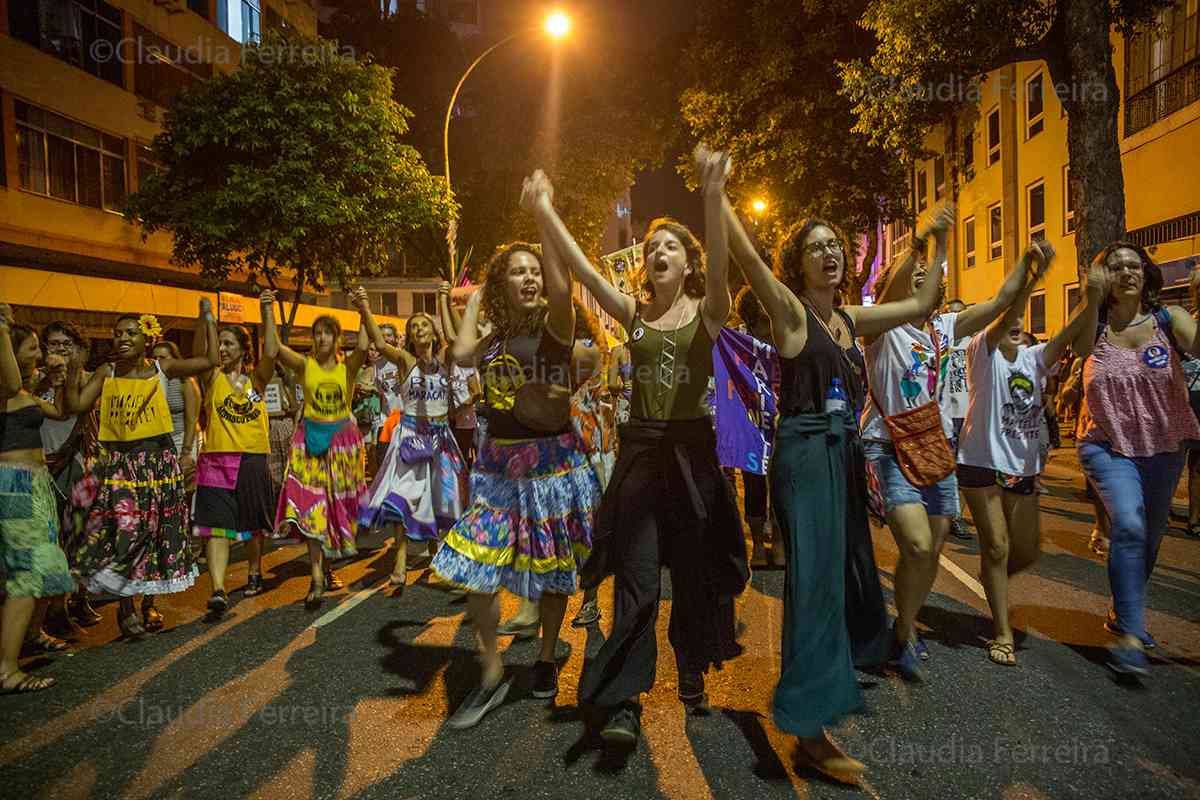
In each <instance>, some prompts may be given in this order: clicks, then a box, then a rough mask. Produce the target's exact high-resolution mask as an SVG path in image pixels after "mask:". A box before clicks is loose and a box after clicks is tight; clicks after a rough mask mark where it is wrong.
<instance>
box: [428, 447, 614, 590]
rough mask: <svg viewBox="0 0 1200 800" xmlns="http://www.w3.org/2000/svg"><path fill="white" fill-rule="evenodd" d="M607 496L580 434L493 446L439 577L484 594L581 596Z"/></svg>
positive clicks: (440, 556)
mask: <svg viewBox="0 0 1200 800" xmlns="http://www.w3.org/2000/svg"><path fill="white" fill-rule="evenodd" d="M600 495H601V492H600V483H599V481H598V480H597V479H596V474H595V472H594V471H593V470H592V468H591V465H590V464H588V460H587V457H586V455H585V454H584V453H583V451H582V450H581V449H580V446H579V442H578V439H577V437H576V435H575V433H574V432H570V433H564V434H562V435H561V436H550V437H546V438H543V439H518V440H513V439H495V438H490V437H489V438H485V439H484V440H483V442H482V445H481V447H480V450H479V454H478V455H477V456H476V459H475V465H474V468H473V469H472V471H471V505H470V506H469V507H468V508H467V510H466V511H465V512H464V513H463V515H462V517H460V518H459V520H458V522H457V523H455V524H454V527H452V528H451V529H450V531H449V533H447V534H446V539H445V541H444V542H443V544H442V547H441V549H439V550H438V552H437V555H436V556H435V557H434V559H433V565H432V566H433V569H434V571H435V572H437V574H438V575H439V576H441V577H442V578H443V579H444V580H446V581H448V582H450V583H453V584H455V585H458V586H461V587H463V588H464V589H467V590H468V591H471V592H477V593H480V594H493V593H495V592H496V591H497V590H499V589H500V588H504V589H507V590H508V591H510V592H512V593H513V594H516V595H519V596H521V597H524V598H527V599H529V600H537V599H539V598H540V597H541V596H542V593H543V592H551V593H555V594H573V593H574V592H575V583H576V573H577V571H578V568H579V565H580V564H582V563H583V562H584V560H586V558H587V556H588V554H589V553H590V552H591V549H592V526H593V523H594V521H595V516H596V508H597V507H598V506H599V505H600Z"/></svg>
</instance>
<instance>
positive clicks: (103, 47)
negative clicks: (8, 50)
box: [8, 0, 124, 86]
mask: <svg viewBox="0 0 1200 800" xmlns="http://www.w3.org/2000/svg"><path fill="white" fill-rule="evenodd" d="M8 29H9V33H10V34H11V35H12V36H13V37H14V38H16V39H20V40H21V41H24V42H27V43H28V44H31V45H33V46H34V47H37V48H39V49H41V50H44V51H46V52H47V53H50V54H51V55H53V56H55V57H57V58H61V59H62V60H63V61H66V62H68V63H70V64H74V65H75V66H77V67H79V68H80V69H82V70H84V71H86V72H88V73H89V74H91V75H95V76H96V77H97V78H101V79H103V80H106V81H108V82H109V83H113V84H116V85H117V86H123V85H124V81H123V80H122V70H121V59H120V57H119V52H118V51H119V48H120V46H121V10H120V9H118V8H114V7H113V6H110V5H109V4H108V3H105V2H104V0H18V2H10V3H9V4H8Z"/></svg>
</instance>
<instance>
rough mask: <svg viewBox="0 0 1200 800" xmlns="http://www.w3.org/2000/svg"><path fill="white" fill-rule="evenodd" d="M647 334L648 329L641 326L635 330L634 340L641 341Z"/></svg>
mask: <svg viewBox="0 0 1200 800" xmlns="http://www.w3.org/2000/svg"><path fill="white" fill-rule="evenodd" d="M645 335H646V329H645V328H641V327H639V328H637V329H636V330H634V332H633V340H634V341H635V342H640V341H641V340H642V337H643V336H645Z"/></svg>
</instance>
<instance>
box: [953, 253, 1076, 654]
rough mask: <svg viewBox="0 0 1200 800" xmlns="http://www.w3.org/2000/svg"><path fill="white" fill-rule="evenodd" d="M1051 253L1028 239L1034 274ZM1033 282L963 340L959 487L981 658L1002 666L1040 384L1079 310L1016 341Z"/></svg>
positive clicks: (1036, 537)
mask: <svg viewBox="0 0 1200 800" xmlns="http://www.w3.org/2000/svg"><path fill="white" fill-rule="evenodd" d="M1053 258H1054V248H1053V246H1051V244H1050V243H1049V242H1037V241H1034V242H1033V243H1031V244H1030V246H1029V250H1028V251H1027V253H1026V260H1027V261H1029V262H1030V263H1036V265H1037V273H1038V274H1039V275H1043V274H1045V272H1046V270H1047V269H1048V268H1049V264H1050V261H1051V260H1052V259H1053ZM1035 283H1036V282H1035V281H1034V280H1030V281H1028V282H1026V284H1025V287H1024V288H1023V289H1022V290H1021V291H1020V292H1019V293H1018V294H1017V296H1016V298H1015V299H1014V301H1013V303H1012V305H1010V306H1009V307H1008V310H1007V311H1006V312H1005V314H1004V316H1002V317H1001V318H1000V319H998V320H996V321H995V322H993V323H992V324H991V325H989V326H988V327H987V329H986V330H985V331H983V332H980V333H977V334H975V336H974V337H973V338H972V339H971V341H970V343H969V344H968V345H967V385H968V389H967V394H968V396H969V397H970V404H969V406H968V409H967V416H966V419H965V422H964V423H963V428H962V436H961V438H960V439H959V448H958V470H957V475H958V486H959V488H960V489H962V492H963V496H964V497H965V498H966V500H967V506H968V507H969V508H970V509H971V519H973V520H974V521H975V527H976V529H978V531H979V543H980V549H981V551H982V563H981V565H980V579H981V580H982V582H983V588H984V591H985V592H986V593H987V601H988V605H989V606H990V607H991V609H992V620H993V629H994V638H993V639H992V640H991V641H989V642H988V643H987V651H988V658H990V659H991V660H992V661H994V662H996V663H997V664H1002V665H1004V666H1015V665H1016V663H1017V657H1016V654H1015V653H1014V652H1013V632H1012V626H1011V625H1010V624H1009V620H1008V582H1009V579H1010V578H1011V577H1012V576H1013V575H1016V574H1017V573H1019V572H1021V571H1023V570H1025V569H1028V568H1029V567H1030V566H1032V565H1033V564H1034V562H1036V561H1037V559H1038V556H1040V555H1041V522H1040V518H1039V517H1040V515H1039V511H1038V495H1037V487H1036V481H1037V476H1038V475H1040V474H1041V472H1042V469H1043V468H1044V467H1045V460H1044V457H1043V451H1042V448H1041V447H1040V444H1039V431H1040V429H1041V427H1042V386H1043V384H1044V382H1045V380H1046V377H1047V376H1048V375H1049V374H1050V373H1051V372H1052V371H1053V370H1054V368H1055V365H1056V364H1057V362H1058V360H1059V358H1060V357H1061V356H1062V354H1063V352H1064V351H1065V350H1066V348H1067V346H1068V345H1069V344H1070V343H1071V341H1072V340H1073V339H1074V338H1075V335H1076V334H1077V333H1078V331H1079V329H1080V328H1081V327H1082V325H1083V324H1084V322H1085V318H1084V315H1085V314H1086V308H1085V307H1084V306H1082V305H1081V306H1080V307H1079V308H1077V309H1076V310H1075V313H1074V314H1072V315H1071V319H1070V320H1069V321H1068V322H1067V325H1066V326H1065V327H1064V328H1063V329H1062V330H1061V331H1059V332H1058V334H1057V335H1056V336H1054V338H1052V339H1051V340H1050V341H1049V342H1048V343H1047V344H1035V345H1033V346H1025V345H1023V344H1022V340H1023V335H1024V334H1023V332H1022V323H1023V321H1024V310H1025V305H1026V303H1027V302H1028V300H1029V294H1030V292H1031V291H1033V287H1034V285H1035ZM1088 302H1092V300H1091V297H1090V295H1089V297H1088Z"/></svg>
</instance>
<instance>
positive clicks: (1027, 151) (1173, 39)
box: [883, 0, 1200, 338]
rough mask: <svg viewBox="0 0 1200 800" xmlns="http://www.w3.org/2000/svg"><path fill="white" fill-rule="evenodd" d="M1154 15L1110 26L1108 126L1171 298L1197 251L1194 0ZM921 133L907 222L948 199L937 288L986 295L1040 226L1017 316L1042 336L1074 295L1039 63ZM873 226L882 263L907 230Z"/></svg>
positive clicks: (905, 240)
mask: <svg viewBox="0 0 1200 800" xmlns="http://www.w3.org/2000/svg"><path fill="white" fill-rule="evenodd" d="M1159 23H1160V24H1159V25H1158V26H1157V27H1156V28H1154V29H1150V30H1146V31H1142V32H1140V33H1138V34H1135V35H1132V36H1129V37H1125V36H1123V35H1120V34H1118V33H1117V32H1115V31H1114V32H1113V34H1112V37H1111V38H1112V45H1113V66H1114V68H1115V70H1116V75H1117V84H1118V86H1119V87H1120V91H1121V114H1120V120H1119V122H1118V137H1119V142H1120V149H1121V162H1122V166H1123V171H1124V177H1125V208H1126V215H1125V216H1126V227H1127V230H1128V235H1127V238H1129V239H1131V240H1133V241H1135V242H1137V243H1139V244H1142V245H1144V246H1145V247H1146V248H1147V249H1148V250H1149V252H1150V253H1151V255H1152V257H1153V258H1154V259H1155V261H1156V262H1157V263H1159V264H1160V265H1161V266H1162V267H1163V272H1164V279H1165V283H1166V285H1167V290H1166V292H1165V296H1166V299H1169V300H1171V301H1172V302H1180V301H1181V300H1182V295H1183V293H1184V292H1185V290H1186V286H1187V281H1188V275H1187V274H1186V268H1185V266H1184V260H1185V259H1186V258H1187V257H1189V256H1193V255H1197V254H1200V182H1198V181H1197V180H1196V176H1197V175H1200V58H1198V55H1200V54H1198V52H1197V40H1198V38H1200V36H1198V33H1200V28H1198V26H1200V15H1198V14H1197V0H1178V2H1176V4H1175V5H1174V7H1173V8H1170V9H1167V10H1166V11H1164V12H1162V14H1160V17H1159ZM925 145H926V148H927V149H928V150H929V151H931V152H932V153H933V154H934V155H933V157H931V158H928V159H924V160H921V161H918V162H917V163H916V164H914V165H913V169H912V172H911V175H910V179H911V181H912V203H913V207H914V208H915V210H916V212H917V224H918V227H919V226H921V225H923V224H925V223H926V222H928V220H929V219H930V217H931V215H932V214H933V213H934V212H935V211H936V210H937V208H938V207H939V206H941V205H942V204H943V203H945V202H946V201H948V200H952V201H954V203H955V204H956V209H957V221H956V225H955V229H954V232H953V235H952V248H953V249H952V256H951V258H950V268H949V275H948V282H949V290H948V296H949V297H957V298H960V299H962V300H963V301H964V302H966V303H968V304H970V303H976V302H979V301H981V300H985V299H987V298H989V297H991V296H992V295H993V294H995V292H996V291H997V290H998V288H999V286H1000V284H1001V282H1002V281H1003V279H1004V274H1005V272H1006V271H1007V270H1008V269H1009V268H1010V267H1011V266H1012V264H1013V263H1014V261H1015V260H1016V258H1018V257H1019V256H1020V254H1021V253H1022V252H1023V250H1024V247H1025V245H1026V244H1027V243H1028V242H1029V241H1030V240H1031V239H1033V238H1041V239H1046V240H1049V241H1050V242H1051V243H1052V244H1053V245H1054V247H1055V249H1056V250H1057V251H1058V259H1057V261H1056V263H1055V264H1054V266H1053V267H1052V269H1051V271H1050V273H1049V274H1048V275H1047V276H1046V279H1045V281H1044V283H1043V285H1042V286H1041V287H1040V288H1039V289H1038V291H1037V292H1036V293H1035V294H1034V295H1033V296H1032V297H1031V299H1030V303H1029V307H1028V309H1027V313H1026V321H1025V327H1026V329H1028V330H1029V331H1031V332H1032V333H1034V334H1035V335H1037V336H1039V337H1042V338H1045V336H1046V335H1047V334H1053V333H1054V332H1055V331H1057V330H1059V329H1060V328H1061V327H1062V325H1063V324H1064V323H1065V321H1066V319H1067V317H1068V316H1069V315H1070V312H1071V310H1073V309H1074V307H1075V304H1076V303H1077V302H1078V301H1079V298H1080V281H1079V274H1078V270H1077V266H1076V264H1077V254H1076V248H1075V235H1074V231H1075V222H1074V208H1075V199H1074V197H1073V196H1072V192H1071V190H1070V163H1069V159H1068V156H1067V118H1066V113H1065V111H1064V110H1063V107H1062V105H1061V103H1060V102H1059V100H1058V96H1057V95H1056V93H1055V91H1054V88H1053V86H1052V80H1051V77H1050V74H1049V70H1048V69H1047V68H1046V65H1045V63H1044V62H1040V61H1039V62H1022V63H1018V64H1010V65H1008V66H1006V67H1003V68H1001V69H998V70H995V71H994V72H992V73H990V74H989V75H988V77H987V80H986V81H984V82H982V84H981V87H980V100H979V103H978V105H977V106H976V107H974V108H971V109H969V110H968V112H967V113H965V114H963V115H962V116H961V117H960V118H959V119H957V120H954V121H953V122H952V123H950V124H948V125H946V126H943V127H941V128H939V129H937V130H935V131H933V132H932V133H931V134H930V135H929V137H928V138H927V140H926V142H925ZM883 239H884V241H883V260H884V263H885V264H893V263H895V262H896V261H897V260H898V259H899V258H900V257H901V256H903V254H904V252H905V251H906V250H907V249H908V244H909V241H910V239H911V231H910V230H907V229H906V226H904V225H903V224H893V225H889V226H887V228H886V229H885V234H884V237H883ZM1091 255H1093V254H1088V256H1089V257H1090V256H1091Z"/></svg>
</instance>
